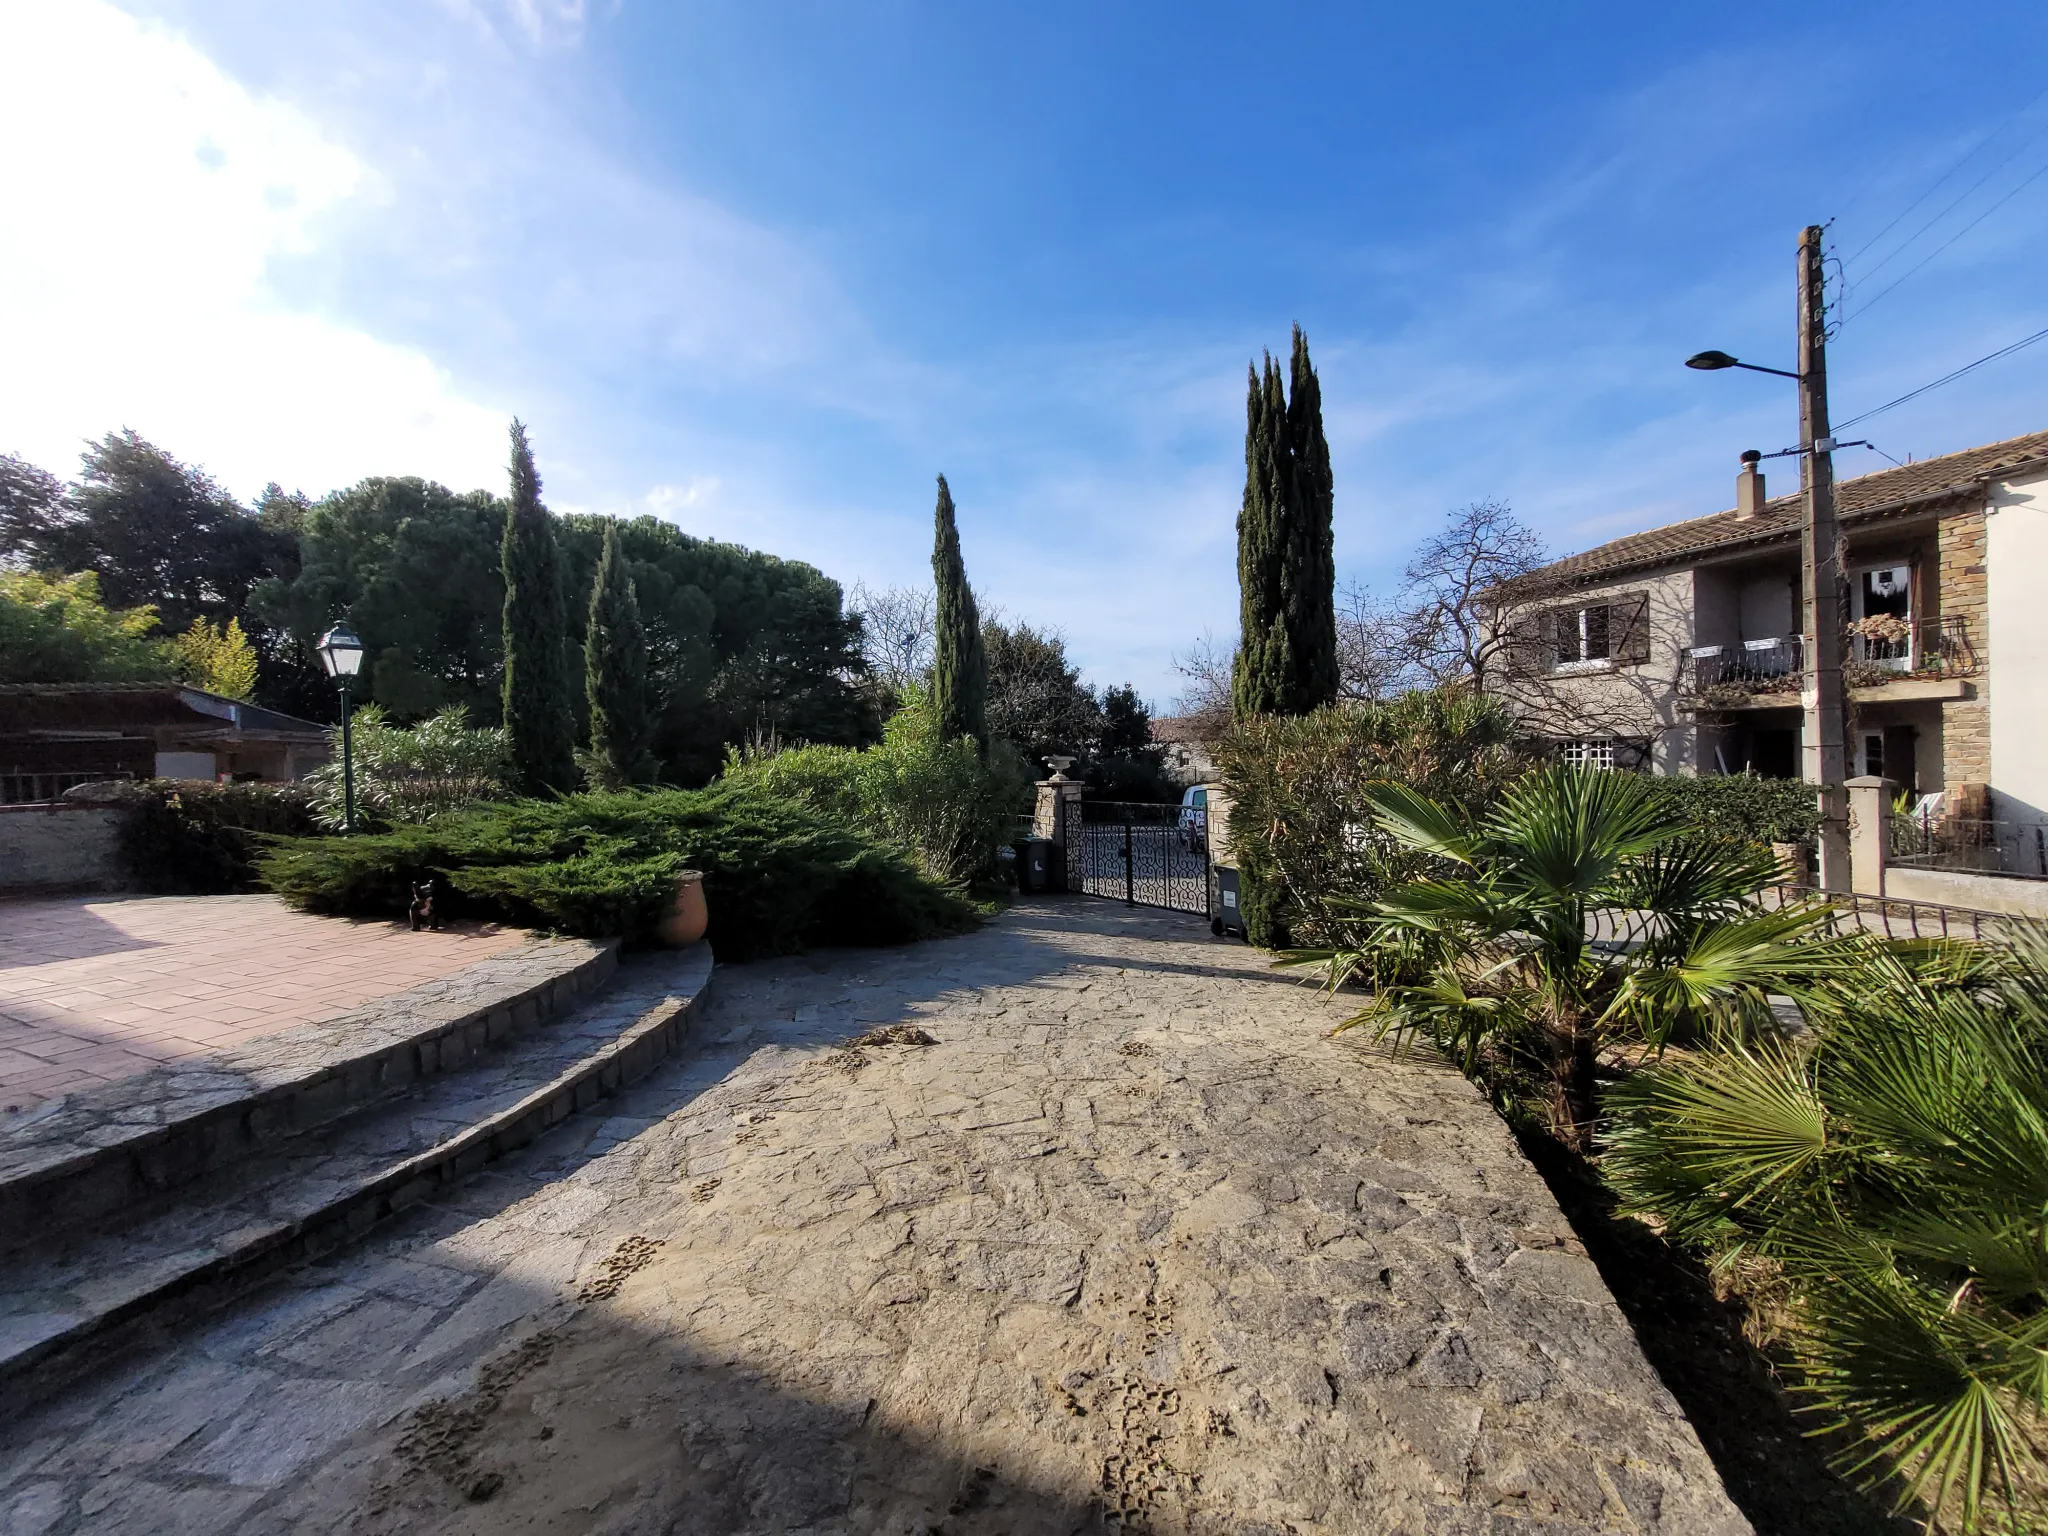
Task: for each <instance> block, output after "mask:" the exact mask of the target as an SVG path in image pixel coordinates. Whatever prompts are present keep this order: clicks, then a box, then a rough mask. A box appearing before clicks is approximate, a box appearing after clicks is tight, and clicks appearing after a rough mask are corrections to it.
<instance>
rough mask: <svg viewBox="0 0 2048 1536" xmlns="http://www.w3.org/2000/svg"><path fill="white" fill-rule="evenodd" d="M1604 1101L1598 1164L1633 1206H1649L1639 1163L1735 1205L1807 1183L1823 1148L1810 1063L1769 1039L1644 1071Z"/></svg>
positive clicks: (1820, 1106)
mask: <svg viewBox="0 0 2048 1536" xmlns="http://www.w3.org/2000/svg"><path fill="white" fill-rule="evenodd" d="M1608 1097H1609V1105H1610V1108H1611V1109H1612V1111H1613V1114H1614V1129H1613V1130H1612V1131H1611V1132H1610V1134H1609V1136H1608V1139H1607V1147H1608V1158H1607V1162H1606V1166H1607V1167H1608V1170H1609V1174H1610V1177H1611V1178H1612V1180H1613V1182H1614V1184H1615V1185H1616V1187H1617V1188H1618V1189H1620V1190H1621V1191H1622V1193H1623V1197H1624V1199H1625V1200H1627V1201H1629V1202H1630V1203H1631V1205H1632V1207H1633V1208H1635V1209H1638V1210H1651V1209H1654V1206H1651V1205H1649V1204H1647V1203H1643V1202H1641V1201H1639V1200H1638V1199H1637V1193H1638V1192H1637V1191H1636V1190H1635V1189H1634V1187H1633V1186H1634V1182H1635V1171H1636V1170H1637V1169H1639V1168H1648V1167H1652V1166H1665V1165H1669V1166H1675V1167H1678V1168H1682V1169H1684V1170H1685V1171H1686V1174H1687V1177H1688V1178H1690V1179H1693V1180H1695V1181H1697V1182H1698V1183H1699V1185H1700V1187H1702V1188H1711V1189H1714V1190H1717V1191H1719V1192H1720V1193H1721V1194H1722V1195H1723V1196H1724V1197H1725V1199H1726V1202H1727V1206H1728V1208H1729V1209H1730V1210H1739V1209H1741V1208H1743V1207H1746V1206H1751V1205H1768V1204H1769V1203H1770V1202H1771V1201H1772V1200H1773V1199H1774V1198H1778V1197H1781V1196H1783V1195H1785V1194H1786V1193H1787V1192H1789V1191H1791V1190H1793V1189H1794V1188H1795V1187H1796V1186H1798V1185H1799V1184H1801V1183H1802V1182H1803V1181H1805V1180H1808V1179H1810V1178H1811V1177H1813V1176H1814V1175H1815V1174H1816V1172H1817V1169H1818V1164H1819V1163H1820V1161H1821V1159H1822V1158H1824V1157H1825V1156H1826V1155H1827V1153H1828V1150H1829V1141H1828V1114H1827V1106H1826V1105H1825V1104H1824V1103H1823V1102H1822V1100H1821V1097H1820V1094H1819V1093H1818V1091H1817V1090H1816V1089H1815V1087H1814V1084H1813V1080H1812V1075H1811V1066H1810V1063H1809V1061H1808V1059H1807V1058H1806V1057H1804V1056H1802V1055H1800V1054H1798V1053H1796V1052H1794V1051H1793V1050H1791V1049H1789V1048H1788V1047H1786V1046H1783V1045H1780V1044H1777V1043H1775V1042H1773V1043H1768V1044H1765V1045H1762V1046H1760V1047H1758V1048H1756V1049H1754V1050H1751V1049H1748V1048H1745V1047H1743V1046H1740V1045H1737V1046H1733V1047H1731V1048H1729V1049H1727V1050H1725V1051H1718V1052H1715V1053H1714V1054H1713V1055H1711V1056H1707V1057H1704V1058H1702V1059H1699V1060H1696V1061H1693V1062H1691V1063H1689V1064H1687V1065H1686V1066H1684V1067H1680V1068H1650V1069H1648V1070H1645V1071H1644V1072H1642V1073H1639V1074H1638V1075H1637V1076H1636V1077H1635V1078H1634V1079H1632V1080H1630V1081H1628V1082H1625V1083H1621V1084H1618V1085H1617V1086H1616V1087H1615V1088H1614V1089H1613V1090H1611V1091H1610V1093H1609V1096H1608ZM1660 1177H1661V1175H1660ZM1642 1193H1643V1194H1647V1193H1648V1191H1643V1192H1642Z"/></svg>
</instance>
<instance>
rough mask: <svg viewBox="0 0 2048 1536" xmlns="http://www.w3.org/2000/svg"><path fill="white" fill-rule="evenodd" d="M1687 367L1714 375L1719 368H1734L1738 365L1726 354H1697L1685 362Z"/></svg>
mask: <svg viewBox="0 0 2048 1536" xmlns="http://www.w3.org/2000/svg"><path fill="white" fill-rule="evenodd" d="M1685 366H1686V367H1688V368H1699V369H1702V370H1704V371H1705V372H1708V373H1712V372H1713V371H1714V370H1715V369H1717V368H1733V367H1735V366H1736V363H1735V359H1734V358H1732V357H1730V356H1729V355H1728V354H1727V353H1726V352H1695V353H1693V355H1692V356H1691V357H1688V358H1687V359H1686V360H1685Z"/></svg>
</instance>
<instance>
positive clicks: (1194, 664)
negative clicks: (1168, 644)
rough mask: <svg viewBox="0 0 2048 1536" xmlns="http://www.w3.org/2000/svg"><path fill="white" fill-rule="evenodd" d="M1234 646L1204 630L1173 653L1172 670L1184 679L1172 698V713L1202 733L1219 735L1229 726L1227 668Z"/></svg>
mask: <svg viewBox="0 0 2048 1536" xmlns="http://www.w3.org/2000/svg"><path fill="white" fill-rule="evenodd" d="M1236 649H1237V647H1236V646H1235V645H1234V644H1233V645H1222V644H1219V643H1218V641H1217V639H1216V636H1215V635H1214V634H1212V633H1211V632H1210V631H1208V630H1206V629H1205V630H1203V631H1202V637H1201V638H1200V639H1199V640H1197V641H1196V642H1195V643H1194V644H1193V645H1191V646H1189V647H1188V648H1187V649H1186V650H1185V651H1176V652H1174V656H1173V670H1174V671H1176V672H1178V673H1179V674H1180V675H1181V676H1182V677H1183V678H1185V679H1186V680H1187V682H1186V685H1185V686H1184V687H1183V688H1182V689H1181V691H1180V696H1179V697H1178V698H1176V699H1175V700H1174V701H1173V712H1174V714H1175V715H1176V716H1178V717H1180V718H1181V719H1183V720H1187V721H1190V722H1192V723H1193V724H1194V726H1195V728H1196V730H1197V731H1199V732H1200V733H1201V734H1203V735H1204V736H1221V735H1222V734H1223V733H1224V732H1225V731H1226V730H1228V729H1229V728H1230V721H1231V712H1232V711H1231V702H1230V667H1231V660H1232V656H1233V654H1234V653H1235V651H1236Z"/></svg>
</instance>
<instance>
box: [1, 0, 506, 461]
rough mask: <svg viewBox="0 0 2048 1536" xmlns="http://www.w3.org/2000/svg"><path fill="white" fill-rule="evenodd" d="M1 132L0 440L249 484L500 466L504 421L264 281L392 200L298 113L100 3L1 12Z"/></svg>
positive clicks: (31, 451)
mask: <svg viewBox="0 0 2048 1536" xmlns="http://www.w3.org/2000/svg"><path fill="white" fill-rule="evenodd" d="M0 143H5V144H6V145H8V146H9V148H8V149H7V150H6V151H5V152H4V154H0V205H4V206H5V207H7V208H8V210H9V215H10V217H9V219H8V221H7V223H6V224H5V225H4V226H0V333H4V334H5V335H6V336H7V338H8V346H7V350H8V363H7V366H6V368H5V369H4V370H0V432H4V433H5V434H6V437H5V440H4V441H0V451H12V452H18V453H22V454H24V455H26V456H27V457H29V458H32V459H34V460H36V461H38V462H40V463H43V464H45V465H47V466H48V467H50V468H52V469H56V470H59V471H69V470H70V469H71V468H72V466H73V465H74V463H75V461H76V454H77V451H78V447H79V444H80V441H81V440H82V439H85V438H89V437H97V436H98V435H100V434H101V433H103V432H106V431H108V430H110V429H112V428H114V427H118V426H132V427H134V428H135V429H136V430H137V431H139V432H141V433H142V434H143V435H144V436H146V437H149V438H151V439H152V440H154V441H157V442H159V443H160V444H162V445H163V446H164V447H166V448H168V449H170V450H171V451H173V452H175V453H176V454H178V455H179V456H180V457H182V458H185V459H188V460H193V461H197V462H199V463H202V464H204V465H206V466H207V467H208V468H209V469H210V470H212V471H213V472H214V473H215V474H216V475H217V476H218V477H219V478H220V479H221V480H222V481H223V482H224V483H226V484H227V485H228V486H229V487H230V488H232V489H234V490H236V491H238V492H240V493H242V494H244V495H248V494H252V493H253V492H254V491H255V490H257V489H259V488H260V487H261V486H262V485H263V483H264V482H265V481H266V480H268V479H271V478H278V479H283V480H286V481H287V482H289V483H291V484H293V485H299V486H303V487H304V488H306V489H307V490H309V491H312V492H314V493H315V494H318V493H319V492H322V491H325V490H327V489H329V488H330V487H332V486H335V485H340V484H346V483H348V482H350V481H353V480H355V479H358V478H360V477H361V476H363V475H365V474H370V473H376V472H380V471H382V472H389V471H390V470H391V468H392V467H393V466H394V465H395V464H402V465H403V466H404V468H405V469H406V470H408V471H411V472H414V473H420V474H427V475H431V476H434V477H436V478H439V479H443V480H445V481H448V482H449V483H451V484H453V485H456V486H458V487H467V486H472V485H495V484H496V483H497V482H498V481H499V480H500V479H501V478H502V468H501V464H502V460H503V457H504V423H505V413H504V412H502V411H500V410H497V409H495V408H487V407H485V406H484V405H481V404H478V403H477V402H475V401H473V400H471V399H468V398H466V397H465V396H464V395H463V394H462V393H461V392H460V391H459V390H458V389H457V388H456V387H455V385H454V384H453V382H452V381H451V380H450V379H449V378H448V376H447V375H446V374H445V373H444V372H443V371H442V370H440V369H439V368H437V367H436V366H435V365H434V363H433V362H432V361H431V360H430V359H429V358H427V357H426V356H425V355H423V354H422V353H420V352H418V351H414V350H410V349H407V348H404V347H399V346H393V345H390V344H388V343H386V342H383V341H380V340H379V339H377V338H376V337H374V336H371V335H369V334H366V333H365V332H364V331H363V330H361V329H359V328H357V327H355V326H352V325H350V324H348V323H346V322H345V321H342V320H339V319H334V318H329V317H327V316H324V315H321V314H319V313H317V312H313V311H309V310H306V309H293V308H290V307H288V306H286V305H285V304H284V303H282V302H281V301H280V300H279V298H278V296H277V294H276V292H275V290H274V289H273V287H272V286H271V284H270V281H269V274H270V270H271V267H272V264H273V263H274V262H276V261H278V260H280V259H288V258H293V257H302V256H305V255H307V254H309V253H311V252H314V251H315V250H317V249H318V248H319V247H320V245H321V243H322V241H323V240H324V239H325V238H326V237H327V236H328V234H329V232H330V231H331V230H332V228H333V227H334V223H335V221H336V220H338V219H341V218H345V217H347V216H348V215H349V214H351V213H352V212H353V211H355V210H357V209H360V208H364V207H366V206H374V205H375V204H376V203H378V202H379V201H380V200H381V198H382V195H383V188H382V186H381V183H380V180H379V178H378V177H377V176H376V175H375V174H374V173H373V172H372V171H371V170H370V169H369V168H368V167H366V166H365V165H364V164H363V163H362V162H361V161H360V160H358V159H357V158H356V157H355V156H354V155H352V154H351V153H350V152H349V151H348V150H346V149H344V148H342V147H340V146H338V145H336V144H334V143H333V142H331V141H330V140H329V139H328V138H326V137H325V136H323V134H322V133H321V132H320V131H319V129H318V128H317V127H315V125H314V124H312V123H311V122H310V121H309V120H307V119H306V118H305V117H304V116H303V115H301V114H300V113H299V112H298V111H297V110H295V109H294V108H293V107H291V106H289V105H287V104H285V103H282V102H279V101H276V100H271V99H266V98H261V97H257V96H253V95H251V94H250V93H249V92H247V91H246V90H244V89H243V88H242V87H241V86H240V85H238V84H236V83H235V82H234V81H232V80H230V79H229V78H228V77H227V76H226V75H224V74H223V73H222V72H221V71H220V70H219V69H218V68H217V67H215V65H214V64H213V63H212V62H210V61H209V60H208V59H207V58H206V57H204V56H203V55H202V54H201V53H199V52H198V51H197V50H196V49H195V48H193V47H192V46H191V45H190V44H189V43H188V42H186V41H185V40H183V39H182V38H181V37H179V36H178V35H177V34H175V33H173V32H171V31H169V30H167V29H165V28H163V27H161V26H157V25H152V24H148V23H144V22H139V21H137V20H135V19H134V18H132V17H130V16H127V15H125V14H123V13H122V12H120V11H118V10H116V9H114V8H113V7H112V6H110V5H107V4H104V3H100V0H73V3H67V4H62V5H33V6H30V5H20V6H6V7H0Z"/></svg>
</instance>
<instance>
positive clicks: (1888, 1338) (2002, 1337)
mask: <svg viewBox="0 0 2048 1536" xmlns="http://www.w3.org/2000/svg"><path fill="white" fill-rule="evenodd" d="M1807 1297H1808V1302H1807V1318H1806V1322H1805V1326H1804V1328H1803V1330H1802V1336H1801V1338H1800V1340H1799V1343H1798V1353H1799V1355H1800V1358H1801V1363H1802V1365H1803V1367H1804V1370H1803V1374H1802V1378H1801V1380H1800V1381H1799V1382H1798V1383H1797V1386H1798V1388H1799V1390H1800V1391H1802V1392H1803V1393H1805V1394H1806V1395H1808V1396H1810V1397H1811V1398H1813V1399H1814V1400H1815V1401H1817V1402H1818V1403H1820V1404H1821V1405H1822V1406H1824V1407H1826V1408H1828V1409H1831V1410H1833V1411H1834V1412H1835V1413H1836V1414H1838V1415H1839V1416H1840V1419H1841V1422H1842V1423H1843V1424H1844V1425H1845V1426H1846V1427H1850V1428H1853V1429H1854V1430H1855V1431H1856V1432H1857V1433H1858V1435H1859V1436H1860V1437H1861V1440H1862V1446H1861V1448H1860V1449H1859V1450H1857V1451H1854V1452H1851V1453H1848V1454H1847V1455H1845V1456H1844V1457H1843V1458H1842V1459H1843V1463H1844V1467H1845V1470H1847V1471H1848V1472H1849V1473H1851V1474H1852V1475H1862V1476H1864V1477H1866V1478H1869V1479H1870V1480H1873V1481H1874V1480H1876V1478H1875V1476H1873V1474H1876V1475H1877V1476H1882V1475H1894V1476H1897V1477H1898V1478H1899V1479H1900V1481H1901V1482H1902V1484H1903V1485H1904V1492H1903V1494H1902V1495H1901V1498H1900V1508H1902V1509H1903V1508H1905V1507H1906V1506H1907V1505H1909V1504H1910V1503H1911V1502H1912V1501H1914V1500H1918V1501H1920V1502H1921V1503H1922V1504H1923V1505H1924V1506H1925V1507H1926V1508H1927V1509H1929V1510H1931V1511H1935V1512H1937V1513H1939V1512H1940V1511H1942V1510H1943V1509H1944V1508H1946V1507H1954V1508H1957V1509H1958V1510H1959V1511H1960V1515H1961V1527H1962V1529H1963V1530H1965V1531H1975V1530H1978V1529H1980V1528H1981V1526H1982V1523H1983V1518H1984V1513H1985V1510H1984V1505H1985V1500H1986V1497H1987V1495H1998V1494H2003V1495H2004V1496H2005V1498H2006V1499H2007V1500H2008V1501H2009V1500H2010V1497H2011V1494H2012V1490H2013V1488H2014V1486H2015V1484H2016V1483H2017V1482H2018V1481H2019V1480H2020V1479H2021V1478H2022V1477H2023V1476H2025V1475H2027V1474H2028V1473H2029V1472H2031V1471H2036V1470H2038V1469H2037V1468H2036V1467H2035V1464H2034V1458H2033V1454H2032V1452H2031V1450H2030V1448H2029V1446H2028V1443H2027V1437H2026V1435H2025V1434H2024V1433H2023V1431H2022V1428H2021V1425H2020V1422H2019V1419H2018V1412H2019V1411H2020V1410H2021V1408H2022V1407H2023V1404H2022V1402H2021V1400H2020V1399H2019V1398H2018V1396H2017V1395H2016V1394H2015V1393H2014V1392H2012V1391H2011V1389H2010V1387H2009V1385H2008V1383H2009V1381H2010V1378H2011V1377H2012V1375H2013V1372H2014V1365H2015V1361H2014V1356H2015V1355H2020V1356H2022V1357H2024V1356H2029V1355H2037V1354H2038V1353H2039V1351H2038V1347H2037V1346H2036V1345H2035V1344H2034V1342H2033V1341H2032V1340H2030V1339H2027V1338H2025V1337H2015V1336H2014V1335H2013V1334H2012V1333H2011V1332H2009V1331H2008V1330H2006V1329H2003V1328H2001V1327H1999V1326H1998V1325H1997V1324H1996V1323H1995V1322H1992V1321H1991V1320H1990V1319H1988V1318H1986V1317H1984V1316H1983V1315H1982V1314H1981V1313H1980V1312H1979V1311H1978V1310H1977V1309H1976V1308H1974V1307H1971V1306H1967V1305H1965V1306H1957V1305H1954V1304H1953V1302H1952V1300H1951V1298H1949V1297H1947V1296H1944V1295H1942V1294H1941V1293H1939V1292H1937V1291H1932V1290H1930V1289H1928V1288H1926V1287H1924V1286H1918V1285H1915V1284H1914V1283H1913V1282H1911V1281H1910V1280H1908V1279H1907V1278H1905V1277H1904V1276H1902V1275H1900V1274H1899V1273H1898V1271H1897V1270H1896V1269H1894V1268H1892V1267H1891V1266H1889V1265H1888V1264H1884V1263H1882V1262H1875V1263H1872V1262H1861V1263H1859V1262H1855V1261H1854V1259H1853V1258H1851V1259H1848V1261H1847V1262H1842V1261H1837V1262H1836V1263H1835V1264H1834V1265H1833V1266H1832V1267H1831V1269H1830V1271H1829V1272H1828V1274H1827V1276H1826V1283H1825V1284H1822V1285H1815V1286H1809V1287H1808V1288H1807ZM2021 1363H2022V1365H2024V1364H2025V1363H2027V1362H2024V1361H2022V1362H2021Z"/></svg>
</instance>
